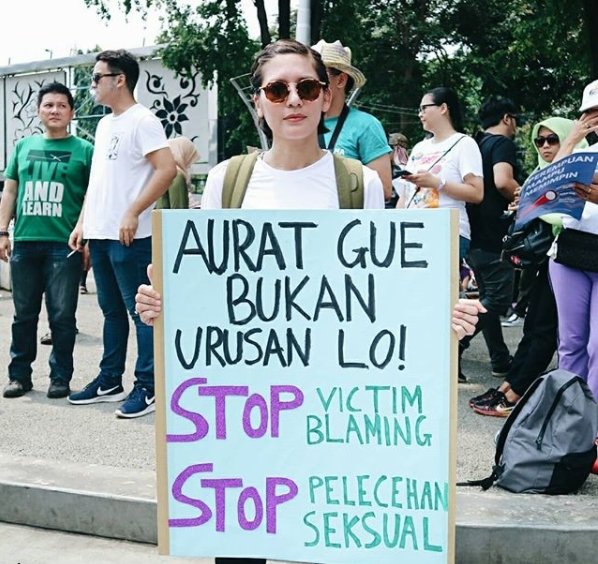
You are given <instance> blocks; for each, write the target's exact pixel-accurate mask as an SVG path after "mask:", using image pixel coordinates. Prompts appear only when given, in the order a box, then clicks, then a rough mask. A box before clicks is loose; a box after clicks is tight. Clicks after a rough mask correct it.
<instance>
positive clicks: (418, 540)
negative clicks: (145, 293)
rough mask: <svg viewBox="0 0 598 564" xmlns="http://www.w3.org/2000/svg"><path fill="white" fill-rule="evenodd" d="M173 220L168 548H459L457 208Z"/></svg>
mask: <svg viewBox="0 0 598 564" xmlns="http://www.w3.org/2000/svg"><path fill="white" fill-rule="evenodd" d="M162 225H163V229H162V248H163V272H164V275H163V276H164V279H163V288H164V290H163V291H164V311H165V317H164V334H165V338H164V352H165V367H166V406H165V407H166V422H167V425H166V427H167V434H166V437H165V440H166V443H167V446H166V453H167V456H166V458H167V476H168V491H169V500H168V516H169V520H168V526H169V539H170V552H171V554H176V555H205V556H208V555H226V556H268V557H270V558H277V559H286V560H296V561H306V562H360V563H368V562H376V563H380V562H382V563H383V562H398V561H404V562H410V563H411V562H414V563H417V562H446V561H447V551H448V546H447V545H448V538H449V533H448V526H449V525H448V516H449V513H450V507H451V503H452V500H451V499H450V495H449V487H448V476H449V462H448V461H449V456H448V452H449V448H450V444H449V443H450V440H449V431H448V429H449V411H450V405H449V396H450V393H449V391H450V381H449V373H448V367H449V344H450V331H449V327H450V321H449V319H450V309H451V303H450V302H451V300H450V282H451V268H450V265H451V251H450V249H451V247H450V239H451V227H450V225H451V222H450V215H449V213H448V212H447V211H445V210H440V211H433V212H430V211H424V212H415V211H407V212H392V213H389V212H383V211H381V212H357V213H353V212H335V213H331V212H313V211H310V212H304V211H301V212H277V213H276V215H275V219H273V217H272V213H271V212H242V213H239V212H235V213H231V212H227V211H220V212H210V213H208V212H205V211H204V212H186V211H185V212H178V211H176V212H168V213H163V215H162ZM401 558H402V560H400V559H401Z"/></svg>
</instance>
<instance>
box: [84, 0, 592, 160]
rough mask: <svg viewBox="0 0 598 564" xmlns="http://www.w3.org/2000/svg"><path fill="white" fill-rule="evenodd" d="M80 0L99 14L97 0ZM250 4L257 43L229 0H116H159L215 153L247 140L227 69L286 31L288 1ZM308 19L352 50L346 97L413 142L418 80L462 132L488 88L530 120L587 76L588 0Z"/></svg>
mask: <svg viewBox="0 0 598 564" xmlns="http://www.w3.org/2000/svg"><path fill="white" fill-rule="evenodd" d="M84 1H85V2H86V4H87V5H89V6H95V7H96V8H97V9H98V11H99V13H103V14H104V15H107V14H108V15H109V6H108V4H109V0H84ZM107 2H108V4H107ZM253 4H254V7H255V10H256V15H257V18H258V21H259V24H260V37H259V42H258V41H253V40H251V39H250V38H249V36H248V33H247V27H246V24H245V22H244V19H243V17H242V14H241V5H240V0H204V1H203V2H201V4H200V5H199V6H198V7H197V8H190V7H189V6H187V5H186V4H185V3H184V2H179V1H177V0H121V1H120V3H119V5H120V7H121V9H123V10H124V11H125V12H128V11H130V10H139V11H141V12H142V13H143V11H147V10H149V9H156V8H163V9H165V10H166V14H167V16H166V23H167V27H166V29H167V30H166V32H165V33H164V34H163V35H162V37H161V38H160V40H161V41H163V42H164V43H165V44H166V47H165V49H164V51H163V57H164V62H165V64H166V65H167V66H169V67H171V68H173V69H174V70H175V71H177V72H179V73H191V72H196V71H199V72H200V73H201V76H202V79H203V81H204V84H212V83H214V82H215V83H217V84H218V88H219V90H218V92H219V113H220V115H221V116H222V117H223V122H222V123H223V129H224V139H223V146H224V151H223V152H222V153H221V156H224V155H230V154H231V153H233V152H238V151H240V150H242V149H243V148H244V146H245V145H246V144H256V143H257V136H256V134H255V129H254V127H253V123H252V120H251V118H250V116H249V113H248V112H247V110H246V109H245V107H244V106H243V104H242V102H241V100H240V98H239V97H238V95H237V94H236V92H235V90H234V89H233V88H232V86H231V85H230V84H229V82H228V81H229V79H230V78H231V77H234V76H238V75H240V74H242V73H243V72H246V71H247V70H248V69H249V67H250V64H251V58H252V55H253V53H254V52H255V51H256V50H257V49H258V47H259V45H260V44H261V45H262V46H263V45H265V44H267V43H269V42H270V41H271V40H272V39H275V38H278V37H288V36H289V35H290V33H292V31H293V20H292V14H291V12H290V2H289V0H278V9H279V16H278V22H277V23H278V27H270V22H268V18H267V14H266V9H265V4H264V0H253ZM311 25H312V29H311V33H312V43H315V42H317V40H318V39H319V38H320V37H324V38H325V39H326V40H327V41H334V40H335V39H340V40H341V41H342V42H343V44H344V45H347V46H349V47H350V48H351V49H352V51H353V60H354V64H355V66H357V67H358V68H360V69H361V70H362V71H363V72H364V74H365V75H366V77H367V78H368V83H367V84H366V86H365V88H364V90H363V93H361V94H360V97H359V98H358V100H357V104H358V105H362V106H363V107H364V108H365V109H368V110H370V111H371V112H372V113H374V114H375V115H376V116H377V117H379V118H380V119H381V120H382V122H383V124H384V125H385V126H386V128H387V130H388V131H390V130H399V131H403V132H405V133H407V134H408V135H409V136H410V137H412V139H413V141H415V140H417V139H418V138H421V135H422V132H421V127H420V125H419V120H418V119H417V115H416V108H417V106H418V103H419V100H420V98H421V95H422V93H423V92H424V91H425V90H426V89H428V88H431V87H434V86H439V85H446V86H451V87H453V88H455V89H456V90H457V91H458V92H459V94H460V96H461V98H462V100H463V101H464V102H465V104H464V105H465V108H466V113H465V116H466V123H467V124H468V129H469V130H472V129H474V128H475V127H476V125H477V120H476V110H477V108H478V107H479V105H480V103H481V102H482V100H483V99H484V98H485V97H486V96H488V95H490V94H498V95H501V94H502V95H509V96H510V97H512V98H513V99H515V101H516V102H517V103H518V104H519V105H520V106H521V108H522V109H523V111H524V112H525V113H526V114H527V115H528V116H529V118H530V119H534V120H535V119H537V118H539V117H545V116H547V115H551V114H555V113H557V114H561V115H569V116H571V115H574V113H575V109H576V107H577V105H578V103H579V98H580V94H581V91H582V89H583V86H584V84H585V83H587V82H588V80H589V79H591V78H592V77H596V76H598V29H597V27H598V2H596V0H570V1H569V2H567V3H564V2H561V1H560V0H512V1H511V2H507V3H505V2H503V1H502V0H500V1H499V0H311Z"/></svg>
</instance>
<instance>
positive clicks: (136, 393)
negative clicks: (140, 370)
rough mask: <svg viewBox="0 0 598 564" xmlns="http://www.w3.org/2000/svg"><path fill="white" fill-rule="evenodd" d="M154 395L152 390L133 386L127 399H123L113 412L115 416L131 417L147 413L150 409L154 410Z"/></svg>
mask: <svg viewBox="0 0 598 564" xmlns="http://www.w3.org/2000/svg"><path fill="white" fill-rule="evenodd" d="M155 399H156V397H155V395H154V393H153V392H150V391H149V390H146V389H145V388H141V387H139V386H135V387H134V388H133V390H132V391H131V393H130V394H129V397H128V398H127V401H125V402H124V403H123V404H122V405H121V406H120V407H119V408H118V409H117V410H116V411H115V412H114V413H115V414H116V416H117V417H124V418H127V419H132V418H133V417H141V416H142V415H147V414H148V413H151V412H152V411H156V402H155Z"/></svg>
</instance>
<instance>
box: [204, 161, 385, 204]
mask: <svg viewBox="0 0 598 564" xmlns="http://www.w3.org/2000/svg"><path fill="white" fill-rule="evenodd" d="M227 163H228V161H224V162H221V163H220V164H218V165H217V166H215V167H214V168H213V169H212V170H211V171H210V173H209V174H208V178H207V180H206V186H205V189H204V193H203V196H202V199H201V207H202V208H203V209H220V208H222V187H223V183H224V175H225V173H226V166H227ZM363 183H364V187H363V200H364V205H363V207H364V209H383V208H384V190H383V189H382V182H381V181H380V177H379V176H378V173H376V172H375V171H374V170H372V169H370V168H368V167H367V166H364V167H363ZM241 207H242V208H243V209H258V210H266V209H268V210H270V209H272V210H273V209H279V210H290V209H298V210H305V209H313V210H319V209H339V202H338V191H337V188H336V176H335V175H334V160H333V158H332V154H331V153H330V152H328V151H326V154H325V155H324V156H323V157H322V158H321V159H319V160H317V161H316V162H315V163H313V164H311V165H309V166H306V167H305V168H301V169H298V170H280V169H276V168H272V167H271V166H270V165H268V164H266V163H265V162H264V160H263V159H261V158H258V159H257V161H256V163H255V168H254V169H253V173H252V174H251V178H250V180H249V184H248V185H247V191H246V192H245V198H244V199H243V204H242V205H241Z"/></svg>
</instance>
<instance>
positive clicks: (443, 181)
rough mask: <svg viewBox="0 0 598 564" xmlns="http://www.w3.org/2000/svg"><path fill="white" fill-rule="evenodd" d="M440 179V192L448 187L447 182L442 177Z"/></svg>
mask: <svg viewBox="0 0 598 564" xmlns="http://www.w3.org/2000/svg"><path fill="white" fill-rule="evenodd" d="M438 179H439V182H438V191H439V192H440V190H442V189H443V188H444V187H445V186H446V180H443V178H442V176H439V177H438Z"/></svg>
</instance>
